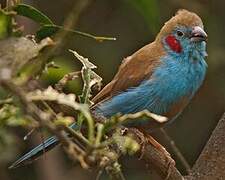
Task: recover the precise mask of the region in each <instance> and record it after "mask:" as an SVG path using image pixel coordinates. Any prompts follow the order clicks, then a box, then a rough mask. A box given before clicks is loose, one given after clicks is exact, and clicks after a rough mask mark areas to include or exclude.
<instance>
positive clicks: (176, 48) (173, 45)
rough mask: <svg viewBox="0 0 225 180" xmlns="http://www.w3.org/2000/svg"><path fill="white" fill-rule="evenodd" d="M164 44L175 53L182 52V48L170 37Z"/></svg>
mask: <svg viewBox="0 0 225 180" xmlns="http://www.w3.org/2000/svg"><path fill="white" fill-rule="evenodd" d="M166 43H167V44H168V46H169V47H170V49H172V50H173V51H174V52H176V53H180V52H181V51H182V47H181V45H180V42H179V41H178V40H177V39H176V38H175V37H174V36H172V35H169V36H167V37H166Z"/></svg>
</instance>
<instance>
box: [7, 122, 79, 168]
mask: <svg viewBox="0 0 225 180" xmlns="http://www.w3.org/2000/svg"><path fill="white" fill-rule="evenodd" d="M70 127H71V128H72V129H74V130H76V129H77V128H78V126H77V125H76V124H75V123H74V124H72V125H71V126H70ZM58 144H59V141H58V139H57V137H56V136H52V137H50V138H48V139H46V140H45V141H44V142H43V143H41V144H39V145H38V146H37V147H35V148H34V149H32V150H31V151H29V152H27V153H26V154H24V155H23V156H22V157H21V158H19V159H18V160H17V161H16V162H14V163H13V164H12V165H11V166H10V167H9V168H10V169H13V168H17V167H20V166H24V165H26V164H29V163H32V161H34V160H36V159H37V158H38V157H39V156H41V155H42V154H44V153H45V152H47V151H49V150H51V149H53V148H54V147H55V146H56V145H58Z"/></svg>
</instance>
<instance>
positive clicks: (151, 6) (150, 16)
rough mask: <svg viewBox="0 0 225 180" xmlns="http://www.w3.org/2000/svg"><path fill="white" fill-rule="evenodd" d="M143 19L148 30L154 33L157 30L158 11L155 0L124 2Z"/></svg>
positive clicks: (130, 0) (127, 0) (129, 0)
mask: <svg viewBox="0 0 225 180" xmlns="http://www.w3.org/2000/svg"><path fill="white" fill-rule="evenodd" d="M125 1H126V2H127V3H129V4H131V5H132V6H133V7H134V8H135V9H136V10H137V11H138V12H139V13H140V14H141V15H142V16H143V17H144V19H145V21H146V22H147V23H148V25H149V27H150V29H151V30H152V31H153V32H154V33H156V32H157V31H158V29H159V10H158V1H157V0H125Z"/></svg>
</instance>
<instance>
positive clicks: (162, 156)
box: [129, 130, 184, 180]
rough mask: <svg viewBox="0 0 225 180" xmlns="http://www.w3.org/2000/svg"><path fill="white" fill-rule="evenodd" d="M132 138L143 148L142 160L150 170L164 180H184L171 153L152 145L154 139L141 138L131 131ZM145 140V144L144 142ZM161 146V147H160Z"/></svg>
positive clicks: (141, 151)
mask: <svg viewBox="0 0 225 180" xmlns="http://www.w3.org/2000/svg"><path fill="white" fill-rule="evenodd" d="M129 133H130V134H131V135H132V137H133V138H134V139H135V140H136V141H137V142H138V143H139V144H142V147H141V149H140V151H139V154H140V157H141V160H143V161H144V162H145V164H146V165H148V166H147V167H148V168H149V169H150V170H153V169H154V170H156V171H157V173H158V175H159V176H160V177H161V178H162V179H166V180H183V179H184V178H183V176H182V175H181V173H180V172H179V171H178V170H177V169H176V167H175V165H174V164H175V163H174V160H173V159H172V158H171V157H170V155H169V153H168V152H166V150H164V152H163V151H162V150H160V149H159V148H157V147H156V146H154V145H153V144H152V140H153V141H154V139H153V138H152V137H150V136H148V135H144V134H143V135H144V137H141V138H140V134H139V133H137V131H133V130H129ZM143 138H144V142H143ZM159 146H160V145H159Z"/></svg>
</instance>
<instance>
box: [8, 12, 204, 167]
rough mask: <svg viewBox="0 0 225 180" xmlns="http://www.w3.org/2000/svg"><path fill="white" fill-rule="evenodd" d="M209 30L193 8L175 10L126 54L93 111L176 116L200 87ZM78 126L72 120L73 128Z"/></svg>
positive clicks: (30, 155)
mask: <svg viewBox="0 0 225 180" xmlns="http://www.w3.org/2000/svg"><path fill="white" fill-rule="evenodd" d="M206 39H207V34H206V33H205V31H204V30H203V23H202V20H201V18H200V17H199V16H198V15H196V14H195V13H193V12H190V11H187V10H179V11H178V12H177V14H176V15H175V16H174V17H172V18H171V19H170V20H169V21H167V22H166V23H165V25H164V26H163V27H162V29H161V30H160V32H159V34H158V35H157V36H156V39H155V41H154V42H152V43H150V44H148V45H146V46H144V47H143V48H141V49H140V50H138V51H137V52H135V53H134V54H133V55H131V56H129V57H127V58H126V59H125V60H124V61H123V63H122V64H121V66H120V67H119V70H118V72H117V74H116V75H115V77H114V78H113V80H112V81H111V82H110V83H109V84H108V85H106V86H105V87H104V88H103V89H102V91H100V92H99V94H97V95H96V96H95V97H94V98H93V102H94V103H95V105H94V106H93V107H92V111H93V112H94V113H95V114H101V115H103V116H105V117H110V116H112V115H115V114H116V113H119V112H120V113H122V114H127V113H135V112H139V111H142V110H145V109H147V110H149V111H150V112H153V113H155V114H159V115H163V116H166V117H168V118H169V121H172V120H174V119H175V118H176V117H177V116H178V115H179V114H180V113H181V112H182V110H183V109H184V108H185V106H186V105H187V104H188V103H189V101H190V100H191V98H192V97H193V96H194V94H195V93H196V91H197V90H198V89H199V87H200V86H201V84H202V82H203V80H204V77H205V73H206V68H207V64H206V62H205V57H206V56H207V53H206ZM148 122H149V121H142V120H139V121H135V123H134V124H129V126H135V127H138V128H141V129H144V130H146V131H148V130H151V123H148ZM75 126H76V125H73V127H75ZM56 144H58V140H57V139H56V138H55V137H51V138H49V139H47V140H46V141H45V142H44V145H43V144H40V145H39V146H37V147H36V148H34V149H33V150H32V151H30V152H28V153H27V154H25V155H24V156H23V157H21V158H20V159H19V160H17V161H16V162H15V163H14V164H13V165H12V166H11V168H13V167H17V166H19V165H21V164H24V163H26V162H28V161H29V160H32V159H34V158H35V157H38V156H39V155H40V154H42V153H43V148H45V151H46V150H48V149H51V148H52V147H54V146H55V145H56Z"/></svg>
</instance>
